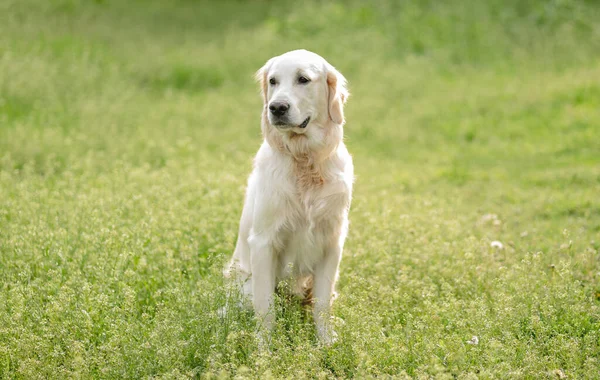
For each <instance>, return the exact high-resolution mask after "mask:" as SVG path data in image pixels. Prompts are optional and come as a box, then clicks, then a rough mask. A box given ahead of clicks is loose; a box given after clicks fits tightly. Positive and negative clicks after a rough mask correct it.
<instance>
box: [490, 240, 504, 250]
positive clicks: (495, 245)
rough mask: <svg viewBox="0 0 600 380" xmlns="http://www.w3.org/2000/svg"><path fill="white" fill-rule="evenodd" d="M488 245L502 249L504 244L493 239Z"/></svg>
mask: <svg viewBox="0 0 600 380" xmlns="http://www.w3.org/2000/svg"><path fill="white" fill-rule="evenodd" d="M490 246H491V247H492V248H498V249H504V244H502V243H501V242H499V241H498V240H494V241H493V242H491V243H490Z"/></svg>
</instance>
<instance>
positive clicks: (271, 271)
mask: <svg viewBox="0 0 600 380" xmlns="http://www.w3.org/2000/svg"><path fill="white" fill-rule="evenodd" d="M248 241H249V243H250V255H251V257H250V260H251V266H252V302H253V304H254V311H255V313H256V316H257V318H258V322H259V324H260V326H259V327H262V329H261V330H262V332H263V333H264V332H266V333H267V334H268V333H269V332H270V331H271V330H272V328H273V321H274V315H273V313H274V312H273V308H272V306H273V294H274V292H275V268H276V266H275V265H276V262H275V260H276V259H277V257H276V255H275V250H274V247H273V243H272V241H271V239H269V237H268V235H266V234H258V235H251V236H250V239H249V240H248ZM261 335H264V334H261ZM262 338H264V336H262Z"/></svg>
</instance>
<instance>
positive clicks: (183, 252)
mask: <svg viewBox="0 0 600 380" xmlns="http://www.w3.org/2000/svg"><path fill="white" fill-rule="evenodd" d="M298 48H304V49H308V50H311V51H314V52H316V53H318V54H320V55H322V56H323V57H325V58H326V59H327V60H328V61H329V62H330V63H331V64H333V65H334V66H335V67H336V68H337V69H339V70H340V71H341V72H342V73H343V74H344V75H345V76H346V78H347V79H348V81H349V88H350V92H351V93H352V95H351V97H350V99H349V101H348V103H347V107H346V119H347V124H346V127H345V135H346V143H347V145H348V147H349V150H350V151H351V153H352V154H353V156H354V161H355V167H356V175H357V181H356V187H355V196H354V202H353V206H352V212H351V222H352V224H351V232H350V236H349V238H348V242H347V246H346V251H345V257H344V260H343V262H342V277H341V279H340V293H341V297H340V299H339V301H338V304H336V305H337V306H336V308H337V309H336V314H337V315H339V316H340V317H342V318H343V319H344V320H346V322H347V323H346V325H345V326H347V327H343V328H341V330H340V334H341V336H342V337H343V339H342V343H340V345H339V346H338V347H336V349H335V350H332V351H322V350H319V349H317V348H315V346H314V345H313V344H312V343H311V339H312V338H310V328H308V327H306V326H305V325H303V324H301V323H299V324H294V323H292V324H291V325H287V327H286V328H287V329H288V330H290V329H291V331H292V333H290V334H288V335H286V333H285V332H281V331H280V332H278V333H277V334H281V335H278V336H279V337H280V338H281V339H276V340H275V341H276V342H277V343H276V344H280V346H278V348H277V349H276V350H275V352H278V354H277V355H274V356H273V357H272V358H264V357H260V356H256V355H258V354H257V353H256V351H254V350H253V348H252V347H254V346H253V344H254V343H253V340H252V339H251V337H250V335H248V334H247V332H248V331H252V327H251V323H252V322H251V320H250V319H248V317H247V316H246V317H244V315H243V314H239V315H238V314H236V315H235V317H232V318H231V319H230V320H227V321H225V322H223V321H221V320H219V319H218V318H217V315H216V310H218V309H219V308H220V307H221V306H222V305H223V284H222V281H221V275H220V270H221V268H222V264H223V263H224V262H225V261H226V260H227V258H228V257H229V255H230V254H231V252H232V250H233V246H234V243H235V238H236V235H237V224H238V220H239V219H238V218H239V214H240V212H241V207H242V202H243V194H244V187H245V181H246V178H247V175H248V174H249V172H250V170H251V157H252V156H253V154H254V153H255V152H256V150H257V149H258V146H259V144H260V143H261V141H262V138H261V136H260V112H261V107H262V101H261V97H260V96H259V89H258V86H257V84H256V83H254V81H253V74H254V72H255V71H256V70H257V69H258V68H260V67H261V66H262V65H263V64H264V63H265V62H266V61H267V59H269V58H270V57H272V56H275V55H278V54H281V53H284V52H286V51H289V50H293V49H298ZM599 59H600V3H599V2H598V1H595V0H549V1H542V0H525V1H523V0H502V1H501V0H485V1H471V0H449V1H434V0H427V1H407V0H403V1H400V0H399V1H393V0H381V1H373V2H365V1H350V0H349V1H303V2H298V1H287V0H279V1H233V0H226V1H216V0H215V1H206V0H197V1H194V0H175V1H158V0H146V1H141V0H130V1H116V0H97V1H92V0H50V1H46V0H18V1H17V0H0V278H2V283H1V284H0V326H3V327H2V328H0V377H2V376H6V377H9V378H11V377H16V378H34V377H46V378H48V377H63V378H64V377H65V376H66V377H76V376H81V377H93V378H98V377H109V378H110V377H113V378H114V377H130V378H140V377H143V376H154V375H158V374H171V375H172V377H177V376H179V375H181V376H195V375H198V374H200V373H204V372H206V371H209V372H210V371H213V372H214V373H219V371H225V373H229V374H235V373H237V372H236V371H238V370H239V371H241V372H240V373H242V374H244V373H245V374H250V375H252V376H262V375H264V371H266V369H268V370H269V371H272V374H275V376H284V375H285V374H288V375H289V374H296V375H297V376H314V373H315V372H314V371H315V368H316V369H317V372H318V371H321V372H319V373H321V374H325V375H324V376H339V377H352V376H358V377H361V376H367V375H373V376H377V375H382V374H398V373H400V372H401V371H406V374H408V375H410V376H417V375H419V374H421V375H424V376H425V375H427V376H436V374H441V373H445V374H446V375H452V376H454V377H456V376H459V375H464V374H469V373H470V374H471V375H473V376H474V375H475V374H479V375H481V376H484V375H486V374H487V376H489V377H492V378H493V377H498V376H506V374H513V375H515V376H516V377H519V376H524V377H528V376H529V377H532V378H540V376H546V375H548V373H550V374H551V376H558V377H560V378H562V377H561V376H563V375H565V373H567V374H570V375H573V377H586V376H590V377H594V376H597V374H598V372H597V368H598V363H597V361H594V360H592V359H593V358H594V357H596V358H597V357H598V355H599V354H600V351H599V348H598V344H597V342H598V335H597V332H598V331H599V325H598V323H599V322H598V321H599V320H600V311H599V308H598V295H597V294H600V293H598V291H600V285H599V277H598V266H597V263H598V259H599V257H598V248H599V247H600V246H599V242H598V234H599V233H600V204H599V203H598V199H599V198H598V195H599V194H600V60H599ZM492 241H500V242H501V243H502V247H503V248H502V249H497V248H490V243H491V242H492ZM495 247H498V245H496V246H495ZM473 316H476V317H473ZM290 326H292V327H290ZM282 331H286V330H285V329H283V330H282ZM307 331H308V332H307ZM472 335H479V336H480V341H481V342H482V343H481V344H480V346H479V348H477V347H475V345H469V344H465V341H467V340H469V339H471V336H472ZM298 347H300V348H301V349H299V348H298ZM482 347H483V348H482ZM277 350H278V351H277ZM298 352H301V353H306V355H305V356H303V357H301V358H299V357H298V355H299V354H298ZM449 352H450V354H448V353H449ZM588 359H589V360H588ZM261 360H262V361H261ZM257 363H259V364H257ZM260 363H263V366H262V367H261V364H260ZM265 363H266V364H265ZM240 368H241V369H240ZM257 368H258V369H257ZM261 368H262V369H261ZM555 370H557V371H561V372H552V371H555ZM563 370H564V371H565V372H562V371H563ZM244 371H246V372H244ZM248 371H250V372H248ZM253 371H254V372H253ZM511 371H512V372H511ZM553 373H554V374H553ZM165 376H166V375H165ZM549 376H550V375H549ZM565 376H566V375H565ZM166 377H168V376H166Z"/></svg>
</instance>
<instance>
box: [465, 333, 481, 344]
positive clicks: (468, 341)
mask: <svg viewBox="0 0 600 380" xmlns="http://www.w3.org/2000/svg"><path fill="white" fill-rule="evenodd" d="M467 344H472V345H474V346H476V345H478V344H479V338H478V337H477V336H476V335H473V337H472V338H471V340H467Z"/></svg>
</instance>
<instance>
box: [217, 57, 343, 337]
mask: <svg viewBox="0 0 600 380" xmlns="http://www.w3.org/2000/svg"><path fill="white" fill-rule="evenodd" d="M256 78H257V80H258V82H259V83H260V85H261V89H262V95H263V99H264V106H263V110H262V134H263V136H264V141H263V143H262V145H261V147H260V149H259V150H258V153H257V154H256V157H255V158H254V170H253V171H252V174H251V175H250V178H249V180H248V188H247V190H246V200H245V203H244V208H243V211H242V217H241V220H240V227H239V235H238V240H237V244H236V247H235V252H234V254H233V258H232V260H231V262H230V263H229V266H228V268H227V269H226V271H225V273H226V276H229V277H230V276H231V275H232V274H233V273H235V275H236V278H237V279H239V280H240V281H241V286H242V289H243V292H244V294H245V295H246V296H247V297H248V298H250V299H251V300H252V303H253V305H254V310H255V313H256V315H257V317H258V318H259V320H260V321H261V322H262V323H263V325H262V326H264V327H265V329H264V330H262V331H270V329H271V328H272V325H273V313H272V310H271V306H272V304H273V296H274V292H275V289H276V286H277V283H278V281H280V280H283V279H293V283H294V284H296V285H297V290H298V292H302V293H303V295H304V296H305V297H309V298H311V300H310V301H311V303H312V305H313V315H314V320H315V325H316V329H317V333H318V336H319V338H320V340H321V341H322V342H323V343H326V344H329V343H331V342H332V341H333V340H334V339H335V332H334V331H333V329H332V326H331V323H330V307H331V303H332V301H333V298H334V288H335V282H336V280H337V277H338V268H339V264H340V259H341V258H342V249H343V246H344V240H345V239H346V235H347V233H348V211H349V208H350V199H351V196H352V183H353V179H354V174H353V172H354V169H353V166H352V158H351V156H350V154H349V153H348V150H347V149H346V146H345V145H344V142H343V141H342V139H343V125H344V122H345V120H344V110H343V107H344V103H345V102H346V99H347V98H348V95H349V94H348V91H347V89H346V79H345V78H344V76H343V75H342V74H340V73H339V72H338V71H337V70H336V69H335V68H334V67H333V66H332V65H330V64H329V63H328V62H327V61H326V60H325V59H323V58H322V57H320V56H319V55H317V54H315V53H312V52H309V51H306V50H294V51H290V52H288V53H285V54H283V55H280V56H278V57H274V58H271V59H270V60H269V61H268V62H267V63H266V64H265V65H264V66H263V67H262V68H261V69H260V70H258V72H257V73H256Z"/></svg>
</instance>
